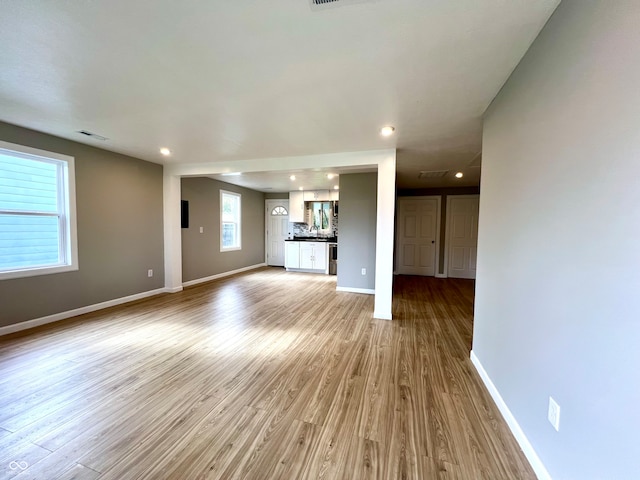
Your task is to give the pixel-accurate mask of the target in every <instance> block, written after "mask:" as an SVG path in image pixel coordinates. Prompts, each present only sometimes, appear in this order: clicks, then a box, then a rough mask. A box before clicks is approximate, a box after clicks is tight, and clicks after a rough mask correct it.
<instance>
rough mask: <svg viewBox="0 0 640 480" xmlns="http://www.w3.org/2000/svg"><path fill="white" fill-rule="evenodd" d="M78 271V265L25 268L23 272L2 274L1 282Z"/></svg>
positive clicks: (10, 271) (15, 271) (0, 274)
mask: <svg viewBox="0 0 640 480" xmlns="http://www.w3.org/2000/svg"><path fill="white" fill-rule="evenodd" d="M74 270H78V265H58V266H55V267H41V268H25V269H22V270H9V271H5V272H0V281H1V280H10V279H12V278H25V277H38V276H40V275H51V274H53V273H63V272H71V271H74Z"/></svg>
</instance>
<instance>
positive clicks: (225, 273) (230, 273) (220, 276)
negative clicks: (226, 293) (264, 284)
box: [182, 263, 267, 287]
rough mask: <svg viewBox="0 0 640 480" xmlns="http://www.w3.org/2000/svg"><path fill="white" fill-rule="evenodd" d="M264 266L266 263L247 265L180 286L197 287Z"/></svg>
mask: <svg viewBox="0 0 640 480" xmlns="http://www.w3.org/2000/svg"><path fill="white" fill-rule="evenodd" d="M266 266H267V264H266V263H257V264H255V265H249V266H248V267H242V268H238V269H237V270H230V271H228V272H222V273H217V274H216V275H211V276H209V277H203V278H196V279H195V280H189V281H188V282H184V283H183V284H182V286H183V287H190V286H192V285H198V284H199V283H205V282H210V281H211V280H217V279H218V278H224V277H228V276H230V275H235V274H236V273H242V272H246V271H248V270H255V269H256V268H260V267H266Z"/></svg>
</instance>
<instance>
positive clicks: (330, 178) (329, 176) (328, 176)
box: [327, 173, 335, 180]
mask: <svg viewBox="0 0 640 480" xmlns="http://www.w3.org/2000/svg"><path fill="white" fill-rule="evenodd" d="M333 177H335V175H334V174H333V173H327V178H328V179H329V180H333Z"/></svg>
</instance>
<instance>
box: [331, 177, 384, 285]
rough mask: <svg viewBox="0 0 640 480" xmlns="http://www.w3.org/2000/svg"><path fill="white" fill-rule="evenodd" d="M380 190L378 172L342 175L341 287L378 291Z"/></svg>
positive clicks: (339, 242)
mask: <svg viewBox="0 0 640 480" xmlns="http://www.w3.org/2000/svg"><path fill="white" fill-rule="evenodd" d="M377 188H378V174H377V173H354V174H346V175H340V232H339V235H338V280H337V285H338V287H348V288H364V289H371V290H373V289H374V288H375V278H376V215H377ZM362 268H366V269H367V274H366V276H363V275H362V274H361V270H362Z"/></svg>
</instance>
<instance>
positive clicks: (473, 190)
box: [394, 187, 480, 273]
mask: <svg viewBox="0 0 640 480" xmlns="http://www.w3.org/2000/svg"><path fill="white" fill-rule="evenodd" d="M479 193H480V187H446V188H414V189H404V190H398V197H422V196H428V195H438V196H439V197H440V204H441V205H442V210H441V211H440V251H439V252H438V273H444V261H445V258H444V247H445V245H446V240H447V238H446V233H447V229H446V226H447V197H448V196H449V195H477V194H479ZM394 257H395V255H394Z"/></svg>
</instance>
